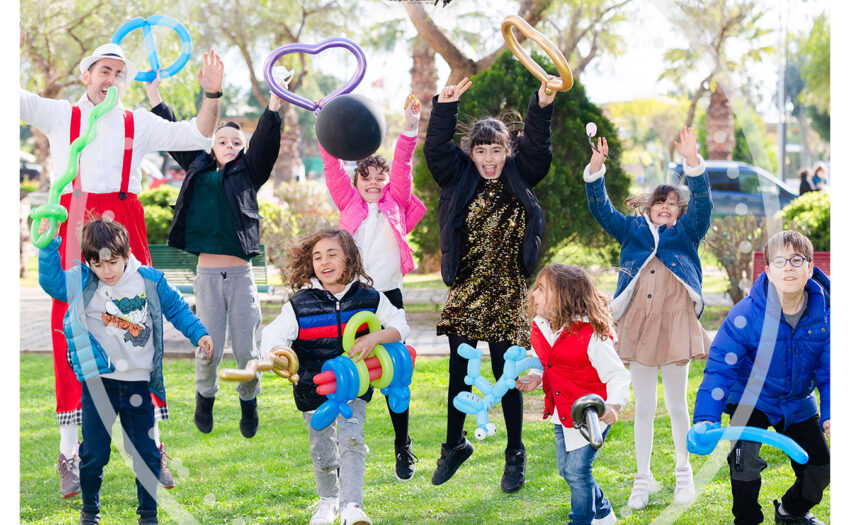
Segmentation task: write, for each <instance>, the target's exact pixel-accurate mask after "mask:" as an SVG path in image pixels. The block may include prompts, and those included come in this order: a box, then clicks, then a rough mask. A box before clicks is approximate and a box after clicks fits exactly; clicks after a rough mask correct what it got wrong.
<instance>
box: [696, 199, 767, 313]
mask: <svg viewBox="0 0 850 525" xmlns="http://www.w3.org/2000/svg"><path fill="white" fill-rule="evenodd" d="M766 240H767V228H766V221H765V219H764V218H763V217H755V216H753V215H745V216H743V217H741V216H736V215H727V216H725V217H716V218H714V219H712V220H711V227H710V228H709V229H708V233H707V234H706V236H705V242H706V244H708V245H709V246H710V247H711V249H712V251H713V252H714V255H715V257H717V260H718V261H719V262H720V265H721V266H723V269H724V270H725V271H726V275H727V276H728V278H729V287H728V288H726V293H728V294H729V297H730V298H731V299H732V301H733V302H735V303H737V302H738V301H740V300H741V299H743V298H744V294H745V292H747V291H748V290H749V289H750V288H751V287H752V286H753V252H754V251H759V250H761V247H762V246H764V243H765V241H766Z"/></svg>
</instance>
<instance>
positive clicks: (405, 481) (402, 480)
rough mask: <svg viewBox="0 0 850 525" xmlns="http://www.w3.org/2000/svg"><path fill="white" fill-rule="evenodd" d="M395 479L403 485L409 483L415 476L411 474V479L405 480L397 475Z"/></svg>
mask: <svg viewBox="0 0 850 525" xmlns="http://www.w3.org/2000/svg"><path fill="white" fill-rule="evenodd" d="M395 479H397V480H399V481H401V482H402V483H407V482H408V481H410V480H412V479H413V474H411V475H410V477H409V478H407V479H405V478H403V477H401V476H399V475H398V474H396V475H395Z"/></svg>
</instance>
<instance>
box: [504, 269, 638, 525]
mask: <svg viewBox="0 0 850 525" xmlns="http://www.w3.org/2000/svg"><path fill="white" fill-rule="evenodd" d="M528 315H529V317H532V318H533V321H532V323H531V346H532V348H534V351H535V352H536V353H537V356H538V357H539V358H540V363H541V364H542V365H543V372H542V376H541V373H540V372H539V371H531V373H529V374H528V375H526V376H525V377H523V378H521V379H519V380H517V384H516V387H517V389H518V390H520V391H522V392H530V391H531V390H534V389H535V388H537V387H538V386H540V384H541V382H542V384H543V391H544V392H545V395H546V405H545V409H544V412H543V418H544V419H546V418H548V417H552V423H553V427H554V432H555V456H556V458H557V461H558V473H560V474H561V476H562V477H563V478H564V479H565V480H566V482H567V484H568V485H569V486H570V516H569V517H570V524H571V525H573V524H574V525H590V524H591V523H593V524H594V525H608V524H611V523H615V522H616V521H617V517H616V516H615V515H614V510H613V509H612V508H611V503H609V502H608V500H607V499H606V498H605V494H604V493H603V492H602V489H601V488H599V485H597V484H596V480H595V479H594V478H593V472H592V468H593V460H594V459H596V455H597V454H598V452H599V451H598V450H594V449H593V448H592V447H591V446H590V444H589V443H588V442H587V440H586V439H585V438H584V437H583V436H582V435H581V433H579V430H578V429H576V428H573V420H572V418H571V417H570V412H571V409H572V406H573V403H574V402H575V400H576V399H578V398H580V397H581V396H584V395H586V394H597V395H599V396H601V397H602V398H603V399H604V400H605V413H604V414H602V417H601V418H600V420H601V421H600V426H601V427H602V435H603V436H607V435H608V430H609V428H610V425H613V424H614V422H615V421H617V413H618V412H619V411H620V409H621V408H622V407H623V406H624V405H625V404H626V403H627V402H628V401H629V372H628V371H627V370H626V368H625V367H624V366H623V363H622V361H621V360H620V358H619V357H618V356H617V352H616V351H615V350H614V344H613V337H614V332H613V330H612V328H611V327H612V326H613V319H612V318H611V314H610V313H609V311H608V301H607V300H606V298H605V295H603V294H602V292H600V291H599V290H598V289H597V288H596V287H595V286H594V285H593V282H592V281H591V279H590V275H588V273H587V272H586V271H585V270H583V269H582V268H579V267H577V266H565V265H563V264H550V265H549V266H547V267H545V268H543V269H542V270H540V273H538V274H537V280H536V281H535V283H534V287H533V288H532V289H531V293H530V294H529V297H528Z"/></svg>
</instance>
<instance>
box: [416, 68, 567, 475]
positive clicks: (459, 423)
mask: <svg viewBox="0 0 850 525" xmlns="http://www.w3.org/2000/svg"><path fill="white" fill-rule="evenodd" d="M550 78H555V77H550ZM471 84H472V83H471V82H470V81H469V80H468V79H466V78H464V79H463V80H461V81H460V83H459V84H458V85H456V86H454V85H448V86H446V87H445V88H443V90H442V91H441V92H440V94H439V95H438V96H436V97H434V104H433V109H432V112H431V118H430V121H429V122H428V132H427V135H426V137H425V149H424V153H425V160H426V162H427V164H428V169H429V170H430V171H431V175H432V176H433V177H434V180H435V181H436V182H437V184H438V185H439V186H440V204H439V215H440V250H441V251H442V261H441V270H442V275H443V281H444V282H445V283H446V284H447V285H448V286H450V289H449V295H448V298H447V300H446V304H445V306H444V307H443V311H442V313H441V315H440V320H439V322H438V323H437V334H446V335H448V337H449V345H450V347H451V360H450V361H449V392H448V422H447V428H446V442H445V443H443V446H442V450H441V454H440V459H439V460H438V461H437V469H436V470H435V471H434V475H433V477H432V478H431V483H433V484H434V485H440V484H442V483H445V482H446V481H448V480H449V479H450V478H451V477H452V476H453V475H454V473H455V471H457V468H458V467H459V466H460V465H461V464H462V463H463V462H464V461H465V460H466V459H467V458H469V456H470V455H472V452H473V450H474V449H473V446H472V444H471V443H470V442H469V441H468V440H467V439H466V438H465V437H464V435H463V423H464V420H465V418H466V414H464V413H463V412H461V411H459V410H457V409H456V408H455V407H454V405H453V404H452V400H453V399H454V397H455V396H457V394H458V393H460V392H461V391H467V392H468V391H470V389H471V387H470V386H469V385H466V384H465V383H464V381H463V379H464V376H465V375H466V360H465V359H463V358H462V357H461V356H460V355H459V354H458V352H457V350H458V346H460V345H461V344H462V343H466V344H469V345H470V346H473V347H475V346H476V344H477V343H478V341H482V340H483V341H487V342H488V345H489V347H490V356H491V359H492V367H493V374H494V375H495V377H497V378H498V377H500V376H501V375H502V370H503V368H504V364H505V360H504V355H505V351H507V349H508V348H509V347H510V346H512V345H521V346H525V347H526V348H528V345H529V329H528V323H527V322H526V321H525V319H524V318H523V316H522V311H523V304H524V301H525V297H526V292H527V287H526V278H527V277H528V276H529V275H530V274H531V272H532V271H534V269H535V267H536V265H537V261H538V259H539V258H540V248H541V243H542V236H543V228H544V220H543V210H542V209H541V208H540V204H539V203H538V202H537V197H536V196H535V195H534V192H533V191H532V188H533V187H534V186H535V185H536V184H537V183H539V182H540V181H541V180H543V177H545V176H546V174H547V173H548V172H549V166H550V164H551V162H552V146H551V121H552V102H553V101H554V98H555V96H554V94H551V95H547V94H546V83H542V84H541V86H540V89H539V90H538V91H537V92H536V93H534V94H532V96H531V101H530V102H529V104H528V110H527V113H526V122H525V128H524V131H523V133H522V134H521V135H520V136H519V137H518V138H516V139H514V140H511V132H510V130H509V129H508V127H507V126H506V125H505V124H504V123H503V122H502V121H501V120H499V119H494V118H487V119H483V120H479V121H478V122H476V123H475V124H473V126H472V128H471V129H470V130H469V134H468V136H467V137H466V138H464V140H463V141H462V143H461V147H458V146H457V145H455V143H454V141H453V139H454V135H455V130H456V127H457V112H458V99H459V98H460V96H461V95H462V94H463V93H464V92H465V91H466V90H467V89H468V88H469V86H470V85H471ZM502 411H503V412H504V415H505V425H506V426H507V434H508V443H507V447H506V449H505V471H504V475H503V476H502V482H501V487H502V490H503V491H505V492H516V491H518V490H519V489H520V488H522V485H523V484H524V483H525V447H524V446H523V444H522V394H520V392H519V391H518V390H510V391H509V392H508V393H507V394H506V395H505V396H504V397H503V398H502Z"/></svg>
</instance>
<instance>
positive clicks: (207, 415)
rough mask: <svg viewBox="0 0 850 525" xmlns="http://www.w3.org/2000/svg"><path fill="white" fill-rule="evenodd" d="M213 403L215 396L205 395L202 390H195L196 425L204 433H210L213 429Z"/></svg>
mask: <svg viewBox="0 0 850 525" xmlns="http://www.w3.org/2000/svg"><path fill="white" fill-rule="evenodd" d="M213 403H215V397H204V396H202V395H201V393H200V392H195V426H196V427H198V430H200V431H201V432H203V433H204V434H209V433H210V432H212V429H213V415H212V409H213Z"/></svg>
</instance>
